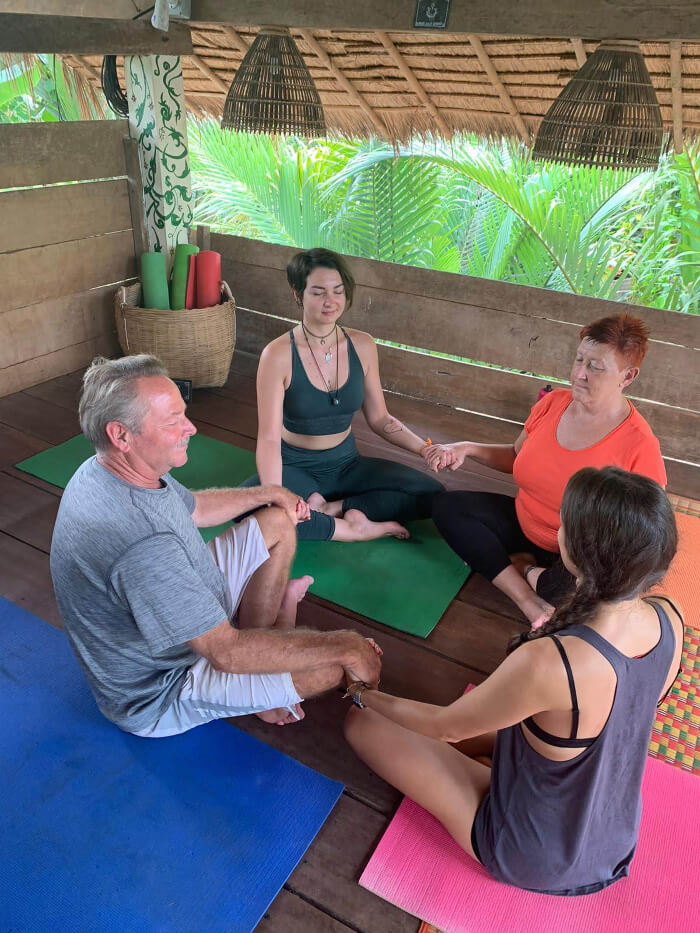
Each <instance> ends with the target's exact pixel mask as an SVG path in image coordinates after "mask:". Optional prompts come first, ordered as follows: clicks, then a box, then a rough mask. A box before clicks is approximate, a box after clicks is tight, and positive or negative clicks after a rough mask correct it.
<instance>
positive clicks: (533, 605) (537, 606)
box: [520, 593, 554, 631]
mask: <svg viewBox="0 0 700 933" xmlns="http://www.w3.org/2000/svg"><path fill="white" fill-rule="evenodd" d="M520 608H521V609H522V611H523V612H524V613H525V616H526V618H527V620H528V622H529V623H530V628H531V629H532V631H534V630H535V629H538V628H541V627H542V626H543V625H544V624H545V622H549V620H550V619H551V618H552V616H553V615H554V606H550V604H549V603H548V602H546V601H545V600H544V599H542V598H541V597H540V596H538V595H537V594H536V593H533V594H532V599H531V600H528V601H527V603H525V604H521V606H520Z"/></svg>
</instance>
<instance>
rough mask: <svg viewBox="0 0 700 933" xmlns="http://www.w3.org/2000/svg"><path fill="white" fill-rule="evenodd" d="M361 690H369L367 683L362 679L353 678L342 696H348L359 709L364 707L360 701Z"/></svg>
mask: <svg viewBox="0 0 700 933" xmlns="http://www.w3.org/2000/svg"><path fill="white" fill-rule="evenodd" d="M363 690H369V684H366V683H365V682H364V681H363V680H355V681H353V682H352V683H351V684H348V686H347V689H346V690H345V693H344V694H343V698H345V697H350V699H351V700H352V702H353V703H354V704H355V706H357V707H358V708H359V709H364V708H365V704H364V703H363V702H362V691H363Z"/></svg>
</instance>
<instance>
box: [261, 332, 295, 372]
mask: <svg viewBox="0 0 700 933" xmlns="http://www.w3.org/2000/svg"><path fill="white" fill-rule="evenodd" d="M289 347H290V341H289V332H286V333H284V334H280V336H279V337H275V339H274V340H271V341H270V343H268V344H267V345H266V346H265V347H264V348H263V351H262V353H261V354H260V364H261V365H263V364H264V365H265V366H266V367H275V368H276V367H277V366H282V365H285V364H288V363H289V352H290V350H289Z"/></svg>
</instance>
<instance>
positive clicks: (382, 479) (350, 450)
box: [241, 434, 444, 541]
mask: <svg viewBox="0 0 700 933" xmlns="http://www.w3.org/2000/svg"><path fill="white" fill-rule="evenodd" d="M259 483H260V478H259V477H258V474H257V473H256V474H255V476H251V477H250V478H249V479H247V480H246V481H245V482H244V483H241V485H242V486H257V485H258V484H259ZM282 485H283V486H285V487H286V488H287V489H290V490H291V491H292V492H294V493H296V494H297V495H298V496H300V497H301V498H302V499H308V497H309V496H310V495H311V493H312V492H318V493H320V494H321V495H322V496H323V498H324V499H327V500H328V501H329V502H333V501H335V500H337V499H342V500H343V512H347V510H348V509H359V510H360V511H361V512H364V513H365V515H366V516H367V518H369V519H370V521H373V522H386V521H399V522H405V521H409V520H410V519H412V518H429V517H430V514H431V510H432V504H433V498H434V497H435V496H436V495H437V493H439V492H442V491H443V489H444V487H443V485H442V483H439V482H438V481H437V480H436V479H433V478H432V477H431V476H426V475H425V473H420V472H419V471H418V470H414V469H412V468H411V467H407V466H404V464H402V463H396V462H394V461H393V460H381V459H379V458H377V457H361V456H360V455H359V454H358V452H357V446H356V444H355V438H354V437H353V436H352V434H349V435H348V436H347V437H346V438H345V440H344V441H343V442H342V443H341V444H338V446H337V447H331V449H330V450H305V449H304V448H303V447H292V446H291V445H290V444H285V443H284V441H282ZM334 532H335V519H334V518H333V517H332V516H331V515H325V514H324V513H323V512H316V511H314V510H312V511H311V518H310V519H309V521H308V522H302V523H301V524H299V525H297V534H298V537H299V539H300V540H302V541H328V540H329V539H330V538H332V537H333V533H334Z"/></svg>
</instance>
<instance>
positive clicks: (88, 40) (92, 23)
mask: <svg viewBox="0 0 700 933" xmlns="http://www.w3.org/2000/svg"><path fill="white" fill-rule="evenodd" d="M0 52H20V53H21V52H48V53H53V52H55V53H56V54H59V55H60V54H64V53H67V54H69V55H72V54H80V55H191V54H192V41H191V39H190V28H189V26H186V25H184V24H183V23H171V24H170V29H169V30H168V32H160V31H159V30H157V29H154V28H153V26H151V24H150V22H149V21H148V18H147V17H146V18H144V19H137V20H122V19H97V18H88V17H85V16H32V15H30V14H23V13H0Z"/></svg>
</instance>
